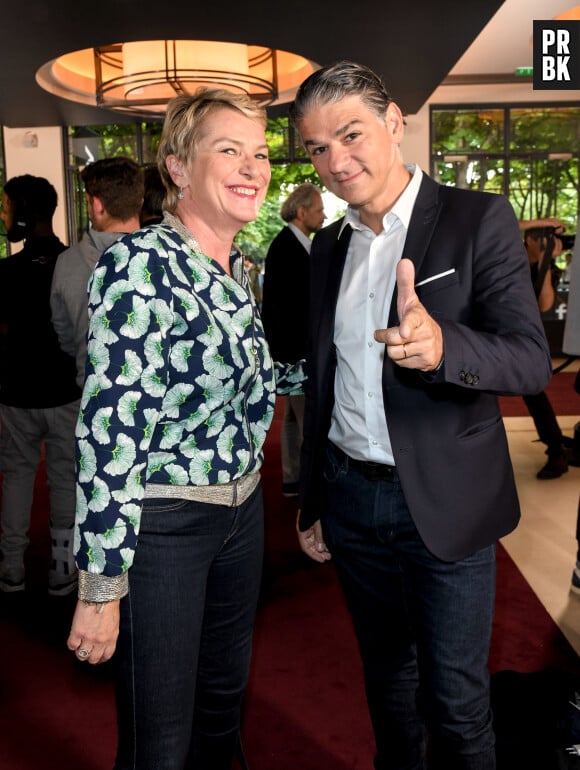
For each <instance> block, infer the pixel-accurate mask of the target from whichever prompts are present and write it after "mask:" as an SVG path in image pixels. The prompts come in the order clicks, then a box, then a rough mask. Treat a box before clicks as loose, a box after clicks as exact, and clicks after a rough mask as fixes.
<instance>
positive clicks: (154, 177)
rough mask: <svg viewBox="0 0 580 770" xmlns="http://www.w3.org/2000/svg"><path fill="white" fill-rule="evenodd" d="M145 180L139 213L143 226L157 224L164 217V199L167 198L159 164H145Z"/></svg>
mask: <svg viewBox="0 0 580 770" xmlns="http://www.w3.org/2000/svg"><path fill="white" fill-rule="evenodd" d="M143 179H144V182H145V194H144V196H143V205H142V207H141V212H140V214H139V221H140V224H141V226H142V227H144V226H145V225H157V224H159V222H161V220H162V219H163V200H164V198H165V186H164V184H163V179H161V174H160V173H159V169H158V168H157V166H145V168H144V169H143Z"/></svg>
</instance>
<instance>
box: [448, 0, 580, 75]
mask: <svg viewBox="0 0 580 770" xmlns="http://www.w3.org/2000/svg"><path fill="white" fill-rule="evenodd" d="M578 2H579V0H576V2H574V0H506V1H505V2H504V3H503V5H502V6H501V7H500V8H499V10H498V11H497V12H496V14H495V15H494V16H493V17H492V18H491V20H490V21H489V22H488V24H487V25H486V26H485V27H484V28H483V30H482V31H481V33H480V34H479V36H478V37H477V38H476V39H475V40H474V42H473V43H472V44H471V46H470V47H469V48H468V49H467V51H466V52H465V53H464V54H463V56H462V57H461V58H460V59H459V61H458V62H457V64H456V65H455V66H454V67H453V69H452V70H451V72H450V73H449V74H450V75H475V74H477V75H479V74H485V73H502V74H503V73H513V72H514V71H515V69H516V67H526V66H527V67H531V66H532V63H533V62H532V60H533V51H532V33H533V21H534V19H538V20H544V21H547V20H549V19H553V18H554V16H557V15H558V14H560V13H562V12H563V11H566V10H568V9H569V8H571V7H572V6H574V5H576V4H577V3H578Z"/></svg>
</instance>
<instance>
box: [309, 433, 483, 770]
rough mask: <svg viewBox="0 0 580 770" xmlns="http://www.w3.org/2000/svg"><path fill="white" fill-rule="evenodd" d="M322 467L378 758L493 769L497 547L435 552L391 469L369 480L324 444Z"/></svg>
mask: <svg viewBox="0 0 580 770" xmlns="http://www.w3.org/2000/svg"><path fill="white" fill-rule="evenodd" d="M325 475H326V480H327V491H328V514H327V515H326V516H325V517H323V520H322V524H323V532H324V538H325V542H326V544H327V546H328V548H329V550H330V552H331V553H332V557H333V561H334V563H335V565H336V568H337V571H338V575H339V577H340V580H341V584H342V586H343V589H344V593H345V596H346V600H347V603H348V607H349V610H350V613H351V615H352V618H353V621H354V626H355V630H356V634H357V637H358V642H359V647H360V653H361V657H362V662H363V666H364V673H365V685H366V693H367V700H368V705H369V711H370V715H371V720H372V723H373V729H374V733H375V739H376V744H377V755H376V759H375V768H376V769H377V770H419V768H424V767H428V768H431V769H434V768H437V770H459V769H461V770H494V768H495V751H494V736H493V731H492V722H491V712H490V706H489V676H488V671H487V659H488V653H489V643H490V637H491V627H492V618H493V605H494V593H495V548H494V546H490V547H489V548H486V549H484V550H482V551H480V552H478V553H476V554H474V555H473V556H470V557H469V558H466V559H464V560H462V561H460V562H455V563H446V562H443V561H440V560H439V559H437V558H435V557H434V556H433V555H432V554H431V553H430V552H429V551H428V550H427V549H426V547H425V546H424V545H423V542H422V540H421V538H420V537H419V534H418V532H417V530H416V528H415V525H414V524H413V521H412V519H411V516H410V514H409V511H408V509H407V505H406V503H405V498H404V496H403V492H402V490H401V485H400V483H399V480H398V478H397V477H396V474H395V478H394V480H393V481H375V480H369V479H368V478H366V477H365V476H364V475H363V474H362V473H360V471H359V470H357V469H355V468H353V467H349V459H348V457H347V456H346V455H344V454H343V453H342V452H340V451H338V450H336V448H335V447H332V446H331V447H330V448H329V452H328V461H327V467H326V471H325ZM418 483H420V482H418ZM433 505H437V501H436V500H434V501H433ZM465 515H466V517H468V516H469V501H468V500H466V505H465ZM458 526H459V523H458ZM426 736H427V737H426ZM426 743H427V748H426V750H425V744H426ZM425 754H426V757H427V758H426V760H425ZM425 761H426V764H425Z"/></svg>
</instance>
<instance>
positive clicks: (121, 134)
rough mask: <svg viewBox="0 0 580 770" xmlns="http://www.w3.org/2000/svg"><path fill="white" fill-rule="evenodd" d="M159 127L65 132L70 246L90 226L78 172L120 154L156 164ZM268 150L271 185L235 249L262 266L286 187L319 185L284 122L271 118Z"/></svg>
mask: <svg viewBox="0 0 580 770" xmlns="http://www.w3.org/2000/svg"><path fill="white" fill-rule="evenodd" d="M162 128H163V125H162V123H161V122H156V123H132V124H126V125H105V126H74V127H71V128H69V129H68V130H66V138H65V146H66V147H67V148H68V149H67V154H68V162H67V198H68V209H69V212H70V216H69V242H70V243H71V244H72V243H77V242H78V241H79V240H80V239H81V238H82V235H83V233H84V232H85V231H86V230H87V227H88V215H87V208H86V203H85V196H84V189H83V184H82V181H81V178H80V171H81V169H82V168H84V167H85V166H86V165H87V164H88V163H91V162H93V161H95V160H99V159H101V158H107V157H114V156H116V155H124V156H127V157H129V158H133V160H135V161H136V162H137V163H139V164H140V165H145V164H147V163H154V162H155V160H156V156H157V148H158V147H159V140H160V138H161V131H162ZM266 135H267V139H268V145H269V148H270V161H271V165H272V181H271V183H270V187H269V190H268V196H267V198H266V201H265V203H264V205H263V206H262V208H261V210H260V215H259V217H258V218H257V219H256V221H255V222H250V223H249V224H248V225H247V226H246V227H244V228H243V230H241V231H240V233H239V234H238V236H237V238H236V243H237V244H238V246H239V248H240V249H241V250H242V251H243V252H244V253H245V254H248V255H249V256H251V257H252V258H253V259H255V260H256V261H257V262H261V261H262V260H263V259H264V258H265V257H266V252H267V251H268V246H269V245H270V242H271V241H272V240H273V238H274V236H275V235H276V234H277V233H278V231H279V230H280V229H281V228H282V227H283V226H284V222H283V221H282V219H281V218H280V202H281V199H283V198H284V197H285V195H286V191H287V190H288V188H289V186H293V185H297V184H301V183H302V182H312V183H313V184H317V185H320V180H319V178H318V175H317V174H316V172H315V171H314V168H313V166H312V165H311V164H310V160H309V158H308V155H307V153H306V151H305V150H304V149H303V147H302V146H301V144H300V140H299V138H298V137H297V135H296V132H295V131H294V129H293V128H292V126H290V125H289V122H288V118H285V117H281V118H273V119H270V120H269V121H268V127H267V131H266Z"/></svg>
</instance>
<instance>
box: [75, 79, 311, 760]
mask: <svg viewBox="0 0 580 770" xmlns="http://www.w3.org/2000/svg"><path fill="white" fill-rule="evenodd" d="M265 127H266V113H265V110H264V109H263V108H262V107H260V106H258V105H257V104H256V103H255V102H254V101H253V100H252V99H251V98H250V97H248V96H246V95H245V94H244V95H241V94H238V95H236V94H233V93H231V92H229V91H225V90H204V89H202V90H200V91H198V92H197V93H196V94H195V95H194V96H179V97H176V98H175V99H173V100H172V101H171V102H170V103H169V105H168V109H167V113H166V116H165V123H164V127H163V133H162V136H161V140H160V146H159V151H158V163H159V169H160V172H161V175H162V178H163V182H164V185H165V187H166V197H165V214H164V219H163V222H162V223H161V224H158V225H153V226H150V227H146V228H143V229H140V230H137V231H136V232H134V233H132V234H129V235H126V236H125V237H123V238H121V239H120V240H118V241H116V242H115V243H114V244H113V245H112V246H110V247H109V248H108V249H107V250H106V251H105V253H104V254H103V255H102V257H101V259H100V260H99V264H98V265H97V267H96V269H95V271H94V273H93V278H92V281H91V284H90V302H89V308H90V310H89V315H90V324H89V344H88V360H87V369H86V371H87V378H86V382H85V386H84V390H83V396H82V408H81V415H80V420H79V425H78V429H77V440H78V449H77V456H78V469H79V471H78V492H77V519H76V532H75V547H76V558H77V564H78V567H79V601H78V603H77V608H76V611H75V615H74V618H73V622H72V627H71V631H70V635H69V639H68V647H69V649H70V650H72V651H74V653H75V655H76V656H77V658H78V659H79V660H81V661H88V662H90V663H93V664H94V663H99V662H102V661H106V660H108V659H109V658H110V657H111V656H112V655H113V653H114V651H115V649H116V650H117V654H116V658H117V669H118V679H117V717H118V736H119V740H118V749H117V758H116V763H115V768H116V770H129V769H130V768H131V770H133V769H136V768H138V770H159V768H161V767H163V768H172V770H185V768H196V770H230V768H231V767H232V763H233V758H234V755H235V753H236V749H237V746H238V740H239V729H240V711H241V705H242V699H243V694H244V690H245V686H246V682H247V677H248V669H249V663H250V654H251V647H252V627H253V620H254V615H255V611H256V606H257V601H258V595H259V590H260V582H261V564H262V552H263V534H264V533H263V527H264V522H263V505H262V491H261V485H260V467H261V465H262V460H263V452H262V449H263V445H264V441H265V438H266V433H267V431H268V428H269V426H270V423H271V421H272V417H273V411H274V403H275V397H276V387H277V386H278V388H279V389H280V391H281V392H282V393H284V392H292V390H297V391H299V390H301V382H302V379H303V374H302V366H301V365H298V366H296V367H281V366H277V365H275V364H274V362H273V361H272V359H271V357H270V353H269V350H268V346H267V343H266V340H265V338H264V334H263V329H262V324H261V321H260V317H259V313H258V312H257V308H256V304H255V300H254V298H253V295H252V292H251V289H250V284H249V279H248V275H247V273H246V271H245V269H244V260H243V256H242V255H241V254H240V252H239V251H238V250H237V249H236V247H235V246H234V237H235V235H236V234H237V233H238V231H239V230H240V229H241V228H242V227H243V226H244V225H245V224H246V223H247V222H251V221H253V220H254V219H255V218H256V216H257V215H258V212H259V209H260V206H261V205H262V203H263V201H264V198H265V196H266V191H267V188H268V183H269V181H270V165H269V161H268V147H267V144H266V136H265Z"/></svg>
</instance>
